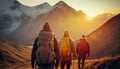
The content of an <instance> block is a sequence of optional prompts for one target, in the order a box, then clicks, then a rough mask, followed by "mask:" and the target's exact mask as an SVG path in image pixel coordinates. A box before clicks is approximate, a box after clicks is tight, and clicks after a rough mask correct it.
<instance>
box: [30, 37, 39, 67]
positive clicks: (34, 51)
mask: <svg viewBox="0 0 120 69" xmlns="http://www.w3.org/2000/svg"><path fill="white" fill-rule="evenodd" d="M37 44H38V38H36V39H35V41H34V44H33V48H32V55H31V65H32V68H34V63H35V58H36V57H35V56H36V50H37Z"/></svg>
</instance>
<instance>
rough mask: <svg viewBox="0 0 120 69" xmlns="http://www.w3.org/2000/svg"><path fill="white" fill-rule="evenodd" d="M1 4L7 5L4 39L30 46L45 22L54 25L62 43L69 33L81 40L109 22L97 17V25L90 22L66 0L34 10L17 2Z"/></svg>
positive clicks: (0, 19) (1, 21) (0, 13)
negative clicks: (65, 35) (82, 36)
mask: <svg viewBox="0 0 120 69" xmlns="http://www.w3.org/2000/svg"><path fill="white" fill-rule="evenodd" d="M0 4H1V5H2V6H3V7H2V6H0V8H1V9H0V37H2V38H6V39H8V40H10V41H13V42H16V43H22V44H27V45H32V44H33V41H34V39H35V38H36V37H37V36H38V33H39V32H40V30H41V29H42V26H43V25H44V23H45V22H48V23H49V24H50V26H51V29H52V30H53V31H54V32H55V36H56V38H57V39H58V40H59V39H60V38H61V36H63V32H64V31H65V30H68V31H70V34H71V37H72V38H73V39H74V40H77V39H78V38H79V37H80V36H81V35H82V34H86V33H90V32H91V31H93V30H94V29H95V28H98V26H100V25H102V24H103V23H102V21H103V22H104V21H105V20H107V19H108V18H105V19H104V20H100V21H101V22H99V21H98V20H99V18H97V20H94V22H89V21H88V19H87V18H86V17H87V15H86V14H85V13H84V12H83V11H82V10H81V11H76V10H74V9H73V8H72V7H70V6H69V5H67V4H66V3H65V2H64V1H59V2H58V3H56V4H55V5H54V6H51V5H49V4H48V3H47V2H45V3H43V4H40V5H37V6H33V7H29V6H26V5H23V4H21V3H19V2H18V1H17V0H11V1H8V0H0ZM108 17H111V16H108ZM87 28H89V29H87Z"/></svg>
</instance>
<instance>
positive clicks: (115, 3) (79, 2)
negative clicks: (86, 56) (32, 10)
mask: <svg viewBox="0 0 120 69" xmlns="http://www.w3.org/2000/svg"><path fill="white" fill-rule="evenodd" d="M18 1H19V2H21V3H22V4H24V5H28V6H36V5H40V4H42V3H44V2H48V3H49V4H50V5H52V6H53V5H54V4H56V3H57V2H59V1H60V0H18ZM62 1H64V2H65V3H67V4H68V5H70V6H71V7H73V8H74V9H75V10H77V11H79V10H82V11H83V12H85V13H86V14H87V15H88V16H90V17H93V16H96V15H97V14H102V13H113V14H116V13H120V0H62Z"/></svg>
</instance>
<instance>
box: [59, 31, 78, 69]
mask: <svg viewBox="0 0 120 69" xmlns="http://www.w3.org/2000/svg"><path fill="white" fill-rule="evenodd" d="M72 54H73V56H75V57H76V52H75V48H74V43H73V41H72V40H71V38H70V36H69V32H68V31H65V32H64V35H63V37H62V38H61V41H60V56H61V63H60V65H61V69H65V65H66V69H70V66H71V62H72Z"/></svg>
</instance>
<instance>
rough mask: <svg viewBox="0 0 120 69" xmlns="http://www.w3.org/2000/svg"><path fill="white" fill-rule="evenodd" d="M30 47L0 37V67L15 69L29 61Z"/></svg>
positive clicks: (2, 68)
mask: <svg viewBox="0 0 120 69" xmlns="http://www.w3.org/2000/svg"><path fill="white" fill-rule="evenodd" d="M30 56H31V49H30V48H28V47H27V46H25V45H21V44H15V43H12V42H9V41H8V40H6V39H1V38H0V68H1V69H16V67H18V66H19V65H23V64H25V63H26V62H28V61H30Z"/></svg>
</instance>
